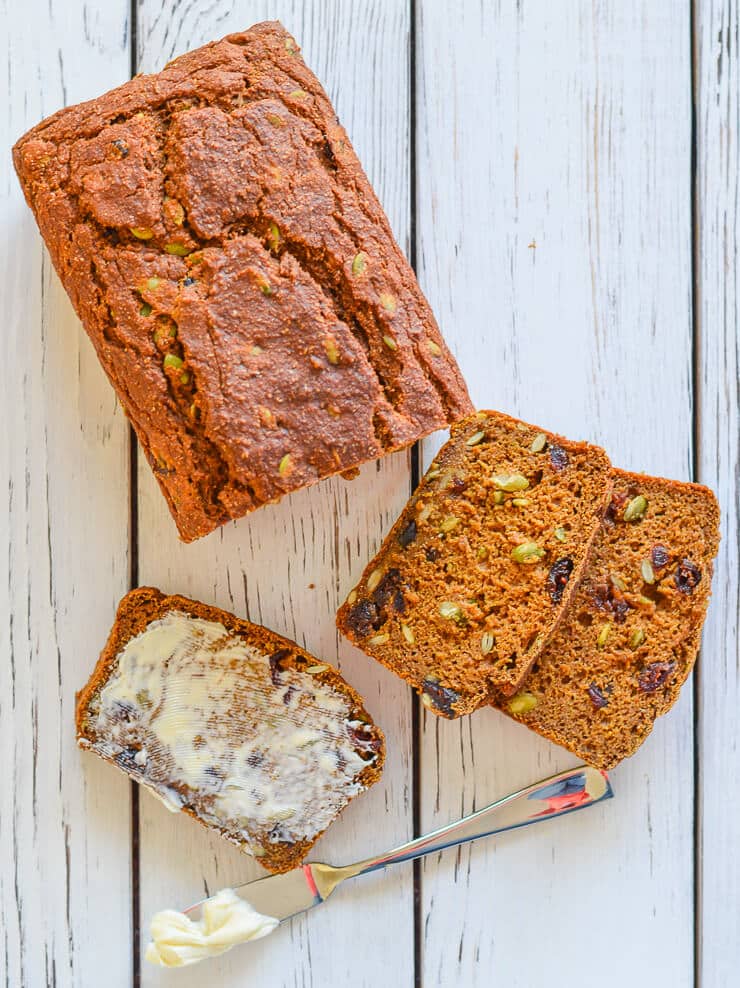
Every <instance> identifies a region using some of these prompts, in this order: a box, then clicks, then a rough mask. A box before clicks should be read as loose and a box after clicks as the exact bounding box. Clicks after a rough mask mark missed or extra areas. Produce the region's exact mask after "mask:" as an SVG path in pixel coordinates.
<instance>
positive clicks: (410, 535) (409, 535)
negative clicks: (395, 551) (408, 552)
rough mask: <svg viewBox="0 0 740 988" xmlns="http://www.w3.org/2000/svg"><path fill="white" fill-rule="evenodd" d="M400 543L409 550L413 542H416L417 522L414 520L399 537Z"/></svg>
mask: <svg viewBox="0 0 740 988" xmlns="http://www.w3.org/2000/svg"><path fill="white" fill-rule="evenodd" d="M398 541H399V543H400V545H401V546H402V547H403V548H404V549H407V548H408V547H409V546H410V545H411V543H412V542H416V522H415V521H414V520H413V518H412V519H411V521H410V522H409V523H408V525H407V526H406V528H404V529H403V531H402V532H401V534H400V535H399V536H398Z"/></svg>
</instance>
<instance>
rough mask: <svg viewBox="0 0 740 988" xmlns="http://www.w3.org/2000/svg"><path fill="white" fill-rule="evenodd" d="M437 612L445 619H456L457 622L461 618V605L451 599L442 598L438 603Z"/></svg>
mask: <svg viewBox="0 0 740 988" xmlns="http://www.w3.org/2000/svg"><path fill="white" fill-rule="evenodd" d="M439 613H440V615H441V617H443V618H444V619H445V621H457V622H458V623H459V622H460V621H462V618H463V612H462V607H460V605H459V604H456V603H455V602H454V601H452V600H443V601H442V603H441V604H440V605H439Z"/></svg>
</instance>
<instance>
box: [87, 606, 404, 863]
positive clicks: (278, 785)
mask: <svg viewBox="0 0 740 988" xmlns="http://www.w3.org/2000/svg"><path fill="white" fill-rule="evenodd" d="M77 736H78V742H79V744H80V746H81V747H83V748H89V749H91V750H92V751H94V752H95V753H96V754H98V755H99V756H100V757H101V758H103V759H105V760H106V761H108V762H110V763H111V764H114V765H117V766H118V767H119V768H120V769H122V770H123V771H124V772H126V773H127V774H128V775H130V776H131V777H132V778H134V779H136V781H137V782H140V783H141V784H142V785H144V786H146V788H148V789H149V790H150V791H151V792H153V793H154V794H155V795H156V796H158V797H159V798H160V799H161V800H163V801H164V802H165V803H166V805H167V806H169V807H170V808H171V809H173V810H183V811H184V812H185V813H188V814H189V815H190V816H191V817H193V818H194V819H196V820H198V821H199V822H200V823H202V824H204V825H205V826H208V827H211V828H213V829H215V830H217V831H218V832H219V833H220V834H221V835H222V836H223V837H225V838H226V839H227V840H229V841H231V842H232V843H234V844H237V845H238V846H239V847H240V848H242V849H243V850H244V851H246V852H248V853H249V854H252V855H253V856H254V857H256V858H258V859H259V861H260V863H261V864H263V865H264V866H265V868H267V869H268V870H269V871H273V872H280V871H287V870H288V869H290V868H294V867H295V866H296V865H298V864H299V863H300V862H301V861H302V860H303V858H304V857H305V855H306V854H307V853H308V851H309V849H310V848H311V847H312V845H313V844H314V843H315V841H316V840H317V839H318V838H319V836H320V835H321V834H322V832H323V831H324V830H325V829H326V828H327V827H328V826H329V824H330V823H331V822H332V821H333V820H334V819H335V818H336V817H337V815H338V814H339V813H340V812H341V811H342V809H343V808H344V807H345V806H346V805H347V803H348V802H349V800H350V799H352V797H353V796H355V795H356V794H357V793H359V792H361V791H362V790H363V789H366V788H367V787H368V786H370V785H372V783H373V782H375V781H376V780H377V779H378V777H379V776H380V771H381V768H382V764H383V759H384V754H385V750H384V741H383V735H382V733H381V732H380V730H379V729H378V728H377V727H376V726H375V725H374V724H373V723H372V721H371V719H370V716H369V714H368V713H367V711H366V710H365V708H364V707H363V704H362V700H361V698H360V697H359V696H358V694H357V693H356V692H355V691H354V690H353V689H352V688H351V687H350V686H348V685H347V683H345V682H344V680H343V679H342V677H341V676H340V675H339V673H338V672H337V671H336V670H335V669H333V668H332V667H331V666H329V665H327V664H325V663H323V662H319V661H318V660H317V659H315V658H313V657H312V656H310V655H308V654H307V653H306V652H304V651H303V650H302V649H301V648H299V647H298V646H297V645H296V644H295V642H292V641H288V640H287V639H285V638H282V637H280V636H279V635H277V634H275V633H274V632H272V631H268V630H267V629H266V628H262V627H260V626H258V625H254V624H250V623H249V622H248V621H241V620H239V619H237V618H235V617H234V616H233V615H231V614H228V613H226V612H225V611H221V610H218V609H217V608H215V607H208V606H206V605H205V604H200V603H197V602H195V601H192V600H188V599H187V598H185V597H179V596H165V595H164V594H162V593H160V592H159V591H158V590H155V589H152V588H149V587H142V588H140V589H138V590H133V591H132V592H131V593H129V594H127V595H126V597H124V599H123V600H122V601H121V604H120V606H119V609H118V614H117V617H116V622H115V624H114V626H113V630H112V631H111V634H110V637H109V639H108V643H107V645H106V647H105V649H104V651H103V653H102V655H101V657H100V660H99V662H98V664H97V667H96V669H95V671H94V673H93V675H92V677H91V679H90V681H89V683H88V684H87V686H86V687H85V688H84V690H83V691H82V693H81V694H80V695H79V698H78V703H77Z"/></svg>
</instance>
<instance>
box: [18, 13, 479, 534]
mask: <svg viewBox="0 0 740 988" xmlns="http://www.w3.org/2000/svg"><path fill="white" fill-rule="evenodd" d="M13 156H14V162H15V167H16V171H17V173H18V176H19V178H20V181H21V184H22V186H23V190H24V193H25V196H26V199H27V201H28V203H29V205H30V206H31V208H32V209H33V211H34V214H35V216H36V220H37V222H38V225H39V228H40V230H41V233H42V236H43V238H44V240H45V242H46V244H47V247H48V249H49V252H50V254H51V258H52V261H53V263H54V266H55V268H56V270H57V272H58V274H59V276H60V278H61V280H62V283H63V284H64V287H65V289H66V290H67V293H68V294H69V296H70V298H71V300H72V303H73V304H74V306H75V309H76V311H77V313H78V315H79V317H80V319H81V320H82V322H83V324H84V326H85V329H86V330H87V333H88V335H89V336H90V338H91V340H92V342H93V344H94V346H95V348H96V350H97V353H98V356H99V358H100V360H101V363H102V365H103V367H104V369H105V371H106V373H107V374H108V377H109V378H110V380H111V382H112V384H113V386H114V387H115V389H116V391H117V393H118V395H119V397H120V399H121V401H122V403H123V406H124V409H125V411H126V414H127V415H128V417H129V419H130V420H131V422H132V424H133V426H134V428H135V430H136V433H137V436H138V438H139V441H140V443H141V445H142V447H143V449H144V451H145V454H146V456H147V459H148V461H149V463H150V465H151V467H152V470H153V471H154V473H155V475H156V477H157V480H158V482H159V484H160V487H161V489H162V491H163V493H164V495H165V497H166V498H167V501H168V504H169V507H170V510H171V512H172V514H173V517H174V519H175V521H176V523H177V526H178V530H179V532H180V535H181V537H182V538H183V539H184V540H185V541H191V540H193V539H196V538H198V537H200V536H202V535H204V534H207V533H208V532H209V531H211V530H213V529H214V528H216V527H217V526H219V525H221V524H223V523H224V522H226V521H228V520H230V519H234V518H238V517H240V516H242V515H244V514H246V513H248V512H250V511H252V510H254V509H255V508H258V507H259V506H260V505H262V504H265V503H267V502H270V501H274V500H277V499H278V498H280V497H282V496H283V495H284V494H286V493H288V492H290V491H293V490H297V489H299V488H301V487H304V486H306V485H308V484H311V483H314V482H316V481H317V480H319V479H321V478H323V477H327V476H330V475H334V474H339V473H346V472H347V471H352V470H354V469H356V468H357V467H358V466H359V465H360V464H362V463H364V462H366V461H368V460H372V459H375V458H377V457H379V456H381V455H382V454H384V453H386V452H389V451H391V450H395V449H399V448H402V447H404V446H407V445H409V444H410V443H413V442H414V441H416V440H417V439H420V438H421V437H423V436H424V435H427V434H428V433H430V432H432V431H434V430H435V429H439V428H443V427H445V426H447V425H448V424H450V423H451V422H453V421H455V420H457V419H459V418H462V417H463V416H464V415H466V414H468V413H469V412H470V411H471V410H472V405H471V403H470V399H469V397H468V393H467V389H466V387H465V383H464V381H463V379H462V377H461V375H460V372H459V370H458V368H457V366H456V364H455V361H454V359H453V357H452V356H451V354H450V353H449V351H448V349H447V347H446V346H445V343H444V341H443V339H442V337H441V335H440V332H439V330H438V327H437V325H436V322H435V320H434V317H433V315H432V313H431V310H430V309H429V306H428V304H427V302H426V300H425V299H424V297H423V295H422V293H421V291H420V289H419V286H418V284H417V281H416V278H415V276H414V273H413V271H412V269H411V267H410V265H409V264H408V262H407V261H406V259H405V258H404V256H403V254H402V252H401V251H400V249H399V248H398V246H397V244H396V242H395V240H394V238H393V234H392V231H391V229H390V226H389V224H388V221H387V218H386V217H385V214H384V213H383V210H382V208H381V206H380V203H379V202H378V200H377V197H376V196H375V194H374V192H373V190H372V188H371V186H370V184H369V183H368V180H367V178H366V176H365V174H364V172H363V170H362V167H361V165H360V163H359V161H358V159H357V157H356V155H355V152H354V150H353V149H352V146H351V144H350V142H349V140H348V138H347V135H346V133H345V132H344V130H343V129H342V127H341V126H340V125H339V123H338V122H337V119H336V115H335V113H334V110H333V108H332V106H331V103H330V102H329V100H328V98H327V96H326V93H325V92H324V90H323V89H322V87H321V85H320V84H319V82H318V80H317V79H316V77H315V76H314V75H313V73H312V72H311V71H310V70H309V69H308V68H307V67H306V65H305V64H304V62H303V60H302V58H301V56H300V52H299V49H298V46H297V45H296V43H295V41H294V40H293V38H292V37H291V36H290V35H289V34H288V33H287V32H286V31H285V30H284V29H283V28H282V26H281V25H280V24H278V23H264V24H258V25H255V26H254V27H253V28H251V29H250V30H248V31H245V32H243V33H241V34H233V35H230V36H228V37H226V38H224V39H223V40H221V41H218V42H213V43H211V44H208V45H206V46H204V47H203V48H199V49H197V50H196V51H192V52H190V53H188V54H186V55H183V56H181V57H179V58H177V59H175V60H174V61H173V62H171V63H170V64H169V65H168V66H166V67H165V68H164V69H163V70H162V71H161V72H159V73H158V74H157V75H153V76H137V77H136V78H135V79H132V80H131V81H130V82H127V83H126V84H125V85H123V86H121V87H119V88H118V89H115V90H113V91H111V92H109V93H107V94H106V95H104V96H101V97H99V98H98V99H94V100H92V101H90V102H88V103H83V104H80V105H77V106H73V107H70V108H68V109H65V110H61V111H59V112H58V113H56V114H54V115H53V116H52V117H50V118H48V119H47V120H45V121H43V122H42V123H40V124H38V125H37V126H36V127H34V128H33V129H32V130H31V131H29V132H28V133H27V134H26V135H24V136H23V137H22V138H21V139H20V140H19V141H18V143H17V144H16V145H15V148H14V149H13Z"/></svg>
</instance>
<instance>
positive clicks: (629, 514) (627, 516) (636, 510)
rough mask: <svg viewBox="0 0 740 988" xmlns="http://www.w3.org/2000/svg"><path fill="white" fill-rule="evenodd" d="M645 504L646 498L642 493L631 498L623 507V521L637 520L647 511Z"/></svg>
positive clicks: (646, 504)
mask: <svg viewBox="0 0 740 988" xmlns="http://www.w3.org/2000/svg"><path fill="white" fill-rule="evenodd" d="M647 506H648V502H647V498H646V497H645V496H644V495H642V494H638V495H637V497H633V498H632V500H631V501H630V503H629V504H628V505H627V507H626V508H625V509H624V514H623V515H622V517H623V518H624V520H625V521H639V520H640V518H642V516H643V515H644V514H645V512H646V511H647Z"/></svg>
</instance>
